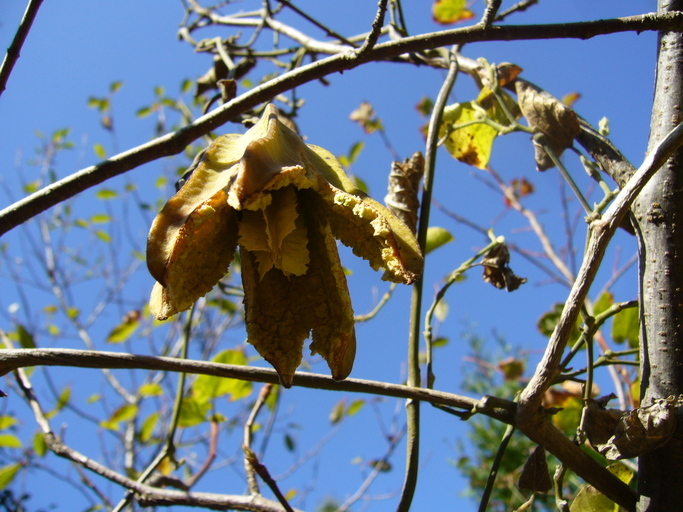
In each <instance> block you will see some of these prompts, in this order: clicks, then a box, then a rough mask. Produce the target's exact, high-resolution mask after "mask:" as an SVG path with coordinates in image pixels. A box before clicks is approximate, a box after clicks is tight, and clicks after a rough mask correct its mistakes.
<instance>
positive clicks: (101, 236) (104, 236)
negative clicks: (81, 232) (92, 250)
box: [95, 229, 111, 243]
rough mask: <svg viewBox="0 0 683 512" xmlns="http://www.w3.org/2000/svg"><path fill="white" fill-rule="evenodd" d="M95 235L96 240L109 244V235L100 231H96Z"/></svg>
mask: <svg viewBox="0 0 683 512" xmlns="http://www.w3.org/2000/svg"><path fill="white" fill-rule="evenodd" d="M95 235H96V236H97V238H99V239H100V240H102V241H103V242H106V243H110V242H111V236H109V233H107V232H106V231H102V230H101V229H96V230H95Z"/></svg>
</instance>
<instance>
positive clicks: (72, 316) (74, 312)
mask: <svg viewBox="0 0 683 512" xmlns="http://www.w3.org/2000/svg"><path fill="white" fill-rule="evenodd" d="M79 313H80V311H79V309H78V308H68V309H67V310H66V316H68V317H69V319H71V320H74V319H75V318H77V317H78V314H79Z"/></svg>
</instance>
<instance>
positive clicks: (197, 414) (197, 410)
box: [178, 397, 211, 428]
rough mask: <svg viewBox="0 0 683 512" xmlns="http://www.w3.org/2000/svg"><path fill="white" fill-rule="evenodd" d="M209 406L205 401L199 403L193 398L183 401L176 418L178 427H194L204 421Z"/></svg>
mask: <svg viewBox="0 0 683 512" xmlns="http://www.w3.org/2000/svg"><path fill="white" fill-rule="evenodd" d="M210 408H211V404H210V403H209V402H206V401H199V400H196V399H195V398H193V397H187V398H184V399H183V403H182V407H181V408H180V416H179V418H178V426H179V427H184V428H187V427H194V426H195V425H199V424H201V423H204V422H205V421H206V413H207V412H209V409H210Z"/></svg>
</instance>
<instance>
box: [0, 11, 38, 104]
mask: <svg viewBox="0 0 683 512" xmlns="http://www.w3.org/2000/svg"><path fill="white" fill-rule="evenodd" d="M42 3H43V0H29V2H28V5H27V6H26V10H25V11H24V16H23V17H22V18H21V22H20V23H19V28H17V33H16V34H14V39H12V43H11V44H10V45H9V48H7V53H6V54H5V58H4V59H3V61H2V65H1V66H0V96H1V95H2V93H3V92H5V89H6V88H7V81H8V80H9V76H10V75H11V74H12V70H13V69H14V65H15V64H16V63H17V60H18V59H19V56H20V55H21V47H22V46H23V45H24V41H26V37H27V36H28V33H29V31H30V30H31V25H33V21H34V20H35V19H36V15H37V14H38V9H40V4H42Z"/></svg>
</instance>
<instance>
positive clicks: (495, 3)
mask: <svg viewBox="0 0 683 512" xmlns="http://www.w3.org/2000/svg"><path fill="white" fill-rule="evenodd" d="M501 3H503V0H488V3H487V4H486V9H485V10H484V14H483V15H482V17H481V21H479V24H480V25H482V26H483V27H490V26H491V23H493V22H494V20H495V19H496V14H498V9H500V4H501Z"/></svg>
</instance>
